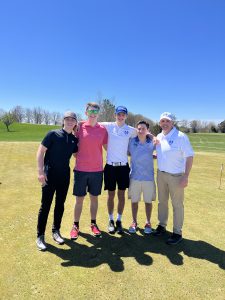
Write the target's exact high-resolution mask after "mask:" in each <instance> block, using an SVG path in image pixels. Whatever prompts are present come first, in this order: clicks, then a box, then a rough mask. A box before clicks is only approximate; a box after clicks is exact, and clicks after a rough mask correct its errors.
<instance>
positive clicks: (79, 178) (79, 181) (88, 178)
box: [73, 170, 103, 197]
mask: <svg viewBox="0 0 225 300" xmlns="http://www.w3.org/2000/svg"><path fill="white" fill-rule="evenodd" d="M102 182H103V171H100V172H82V171H76V170H75V171H74V186H73V195H75V196H78V197H84V196H85V195H86V194H87V192H88V193H90V194H91V195H92V196H98V195H100V194H101V191H102Z"/></svg>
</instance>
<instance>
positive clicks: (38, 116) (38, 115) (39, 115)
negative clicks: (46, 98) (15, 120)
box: [33, 107, 43, 124]
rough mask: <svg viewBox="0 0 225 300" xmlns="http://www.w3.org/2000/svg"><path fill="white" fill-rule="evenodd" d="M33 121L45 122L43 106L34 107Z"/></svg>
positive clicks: (36, 122)
mask: <svg viewBox="0 0 225 300" xmlns="http://www.w3.org/2000/svg"><path fill="white" fill-rule="evenodd" d="M33 121H34V123H35V124H41V123H42V122H43V109H42V108H41V107H34V109H33Z"/></svg>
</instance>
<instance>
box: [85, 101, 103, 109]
mask: <svg viewBox="0 0 225 300" xmlns="http://www.w3.org/2000/svg"><path fill="white" fill-rule="evenodd" d="M89 107H94V108H96V109H98V110H100V106H99V104H98V103H96V102H88V103H87V104H86V111H87V110H88V108H89Z"/></svg>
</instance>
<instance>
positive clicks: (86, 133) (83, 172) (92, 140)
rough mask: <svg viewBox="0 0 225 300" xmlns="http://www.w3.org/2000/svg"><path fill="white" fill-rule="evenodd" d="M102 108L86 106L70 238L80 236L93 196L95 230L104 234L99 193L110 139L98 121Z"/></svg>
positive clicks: (77, 165)
mask: <svg viewBox="0 0 225 300" xmlns="http://www.w3.org/2000/svg"><path fill="white" fill-rule="evenodd" d="M99 111H100V107H99V105H98V104H97V103H95V102H90V103H88V104H87V105H86V111H85V114H86V116H87V121H86V122H81V123H80V126H79V129H78V132H77V137H78V139H79V144H78V152H77V155H76V165H75V169H74V188H73V195H75V196H76V203H75V208H74V224H73V227H72V230H71V232H70V237H71V239H73V240H76V239H77V238H78V235H79V221H80V216H81V213H82V208H83V201H84V198H85V196H86V194H87V192H88V193H89V195H90V212H91V231H92V234H93V235H94V236H100V235H101V231H100V230H99V228H98V226H97V224H96V216H97V210H98V195H100V194H101V189H102V182H103V158H102V148H103V147H104V148H106V145H107V141H108V134H107V130H106V129H105V128H104V127H103V126H102V125H100V124H99V123H98V122H97V120H98V116H99Z"/></svg>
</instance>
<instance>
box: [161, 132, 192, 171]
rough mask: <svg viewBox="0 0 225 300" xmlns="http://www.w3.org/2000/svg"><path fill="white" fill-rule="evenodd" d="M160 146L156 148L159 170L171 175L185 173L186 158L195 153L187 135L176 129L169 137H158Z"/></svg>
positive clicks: (162, 135)
mask: <svg viewBox="0 0 225 300" xmlns="http://www.w3.org/2000/svg"><path fill="white" fill-rule="evenodd" d="M157 139H158V140H159V141H160V144H159V145H157V146H156V151H157V162H158V169H159V170H160V171H164V172H168V173H171V174H178V173H183V172H184V171H185V165H186V158H187V157H189V156H194V151H193V149H192V146H191V144H190V141H189V139H188V137H187V135H186V134H184V133H183V132H181V131H178V130H177V129H176V127H174V128H173V129H172V130H171V131H170V132H169V133H168V134H167V135H164V134H163V133H162V132H161V133H159V134H158V135H157Z"/></svg>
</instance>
